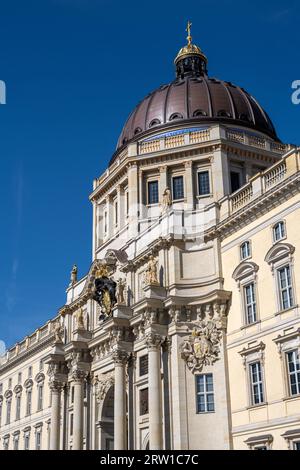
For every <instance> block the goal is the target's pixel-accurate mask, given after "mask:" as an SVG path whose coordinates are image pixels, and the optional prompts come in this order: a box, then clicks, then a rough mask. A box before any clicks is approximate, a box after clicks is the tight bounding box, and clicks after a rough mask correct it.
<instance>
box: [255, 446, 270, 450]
mask: <svg viewBox="0 0 300 470" xmlns="http://www.w3.org/2000/svg"><path fill="white" fill-rule="evenodd" d="M254 450H268V448H267V446H255V447H254Z"/></svg>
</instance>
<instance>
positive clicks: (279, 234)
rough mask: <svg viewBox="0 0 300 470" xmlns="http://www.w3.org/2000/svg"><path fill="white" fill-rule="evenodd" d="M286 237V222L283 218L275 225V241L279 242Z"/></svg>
mask: <svg viewBox="0 0 300 470" xmlns="http://www.w3.org/2000/svg"><path fill="white" fill-rule="evenodd" d="M284 238H286V230H285V223H284V222H283V221H282V220H281V221H280V222H277V223H276V224H275V225H274V226H273V241H274V242H278V241H279V240H283V239H284Z"/></svg>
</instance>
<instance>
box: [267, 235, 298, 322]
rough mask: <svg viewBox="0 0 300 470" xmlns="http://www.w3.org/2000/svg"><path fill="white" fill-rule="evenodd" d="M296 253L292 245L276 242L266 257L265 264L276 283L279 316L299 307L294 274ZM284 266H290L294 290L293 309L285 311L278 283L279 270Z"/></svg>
mask: <svg viewBox="0 0 300 470" xmlns="http://www.w3.org/2000/svg"><path fill="white" fill-rule="evenodd" d="M294 251H295V247H294V246H293V245H291V244H290V243H282V242H276V243H275V244H274V245H273V246H272V247H271V248H270V249H269V251H268V252H267V254H266V256H265V262H266V263H268V265H269V266H270V269H271V272H272V275H273V278H274V283H275V286H274V288H275V292H276V302H277V314H279V313H281V312H283V311H285V310H289V309H290V308H294V307H295V306H296V305H297V300H296V291H295V285H296V284H295V274H294V256H293V254H294ZM284 266H289V267H290V270H291V280H292V290H293V299H294V305H293V307H289V308H287V309H285V310H283V309H282V308H281V298H280V292H279V281H278V270H279V269H280V268H283V267H284Z"/></svg>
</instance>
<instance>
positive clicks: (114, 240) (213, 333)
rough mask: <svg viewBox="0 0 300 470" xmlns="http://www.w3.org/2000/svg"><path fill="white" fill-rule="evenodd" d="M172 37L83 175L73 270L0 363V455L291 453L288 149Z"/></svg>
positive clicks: (195, 53)
mask: <svg viewBox="0 0 300 470" xmlns="http://www.w3.org/2000/svg"><path fill="white" fill-rule="evenodd" d="M187 31H188V37H187V44H186V45H185V46H184V47H183V48H182V49H180V51H179V52H178V54H177V56H176V58H175V78H174V79H173V81H171V82H170V83H168V84H166V85H162V86H160V87H159V88H157V89H156V90H155V91H153V92H152V93H150V94H149V95H147V96H146V97H145V98H144V99H143V100H142V101H141V102H140V103H139V104H138V105H137V106H136V107H135V108H134V109H133V111H132V113H131V114H130V116H129V117H128V119H127V121H126V123H125V125H124V127H123V130H122V132H121V135H120V137H119V140H118V143H117V148H116V150H115V152H114V154H113V156H112V158H111V160H110V162H109V164H108V167H107V170H106V171H105V172H104V173H103V174H102V175H101V176H99V177H97V178H96V179H95V180H94V183H93V190H92V193H91V195H90V201H91V203H92V206H93V257H92V260H91V266H90V269H89V271H88V272H87V273H86V275H85V276H84V277H83V278H81V279H78V278H77V267H76V266H74V267H73V269H72V273H71V280H70V284H69V286H68V288H67V297H66V303H65V305H63V306H62V307H61V308H60V309H59V310H58V312H57V313H56V314H55V316H54V317H53V318H51V319H49V321H48V322H47V323H46V324H44V325H42V326H41V327H40V328H39V329H37V330H36V331H34V332H33V333H32V334H31V335H30V336H28V337H26V338H25V339H23V340H21V341H20V342H19V343H17V344H16V345H14V346H13V347H12V348H10V349H9V350H8V351H7V352H6V354H5V356H3V357H2V358H0V446H1V449H20V450H21V449H37V450H38V449H69V450H71V449H73V450H76V449H106V450H110V449H118V450H120V449H154V450H157V449H225V450H226V449H253V450H256V449H259V450H271V449H286V450H288V449H290V450H293V449H297V450H300V362H299V352H300V310H299V306H298V302H299V300H298V299H300V231H299V227H298V222H297V221H299V219H300V195H299V188H300V148H297V147H295V146H293V145H288V144H284V143H282V142H281V141H280V140H279V138H278V136H277V134H276V130H275V128H274V126H273V124H272V122H271V120H270V118H269V116H268V115H267V113H266V112H265V111H264V109H262V107H261V106H260V104H259V103H258V102H257V101H256V99H255V98H254V97H253V96H252V95H251V94H249V93H248V92H247V91H245V90H244V89H243V88H241V87H240V86H237V85H235V84H233V83H231V82H229V81H223V80H219V79H217V78H212V77H210V76H209V75H208V71H207V62H208V61H207V58H206V56H205V55H204V53H203V52H202V51H201V49H200V48H199V47H198V46H196V45H195V44H193V43H192V38H191V33H190V24H188V28H187ZM74 255H76V254H74ZM62 288H63V286H62Z"/></svg>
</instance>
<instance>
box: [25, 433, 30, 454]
mask: <svg viewBox="0 0 300 470" xmlns="http://www.w3.org/2000/svg"><path fill="white" fill-rule="evenodd" d="M29 445H30V431H25V432H24V450H29Z"/></svg>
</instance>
